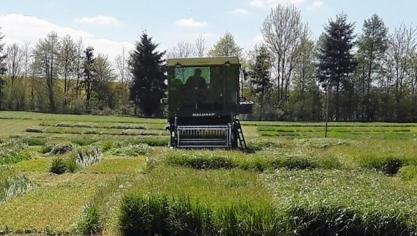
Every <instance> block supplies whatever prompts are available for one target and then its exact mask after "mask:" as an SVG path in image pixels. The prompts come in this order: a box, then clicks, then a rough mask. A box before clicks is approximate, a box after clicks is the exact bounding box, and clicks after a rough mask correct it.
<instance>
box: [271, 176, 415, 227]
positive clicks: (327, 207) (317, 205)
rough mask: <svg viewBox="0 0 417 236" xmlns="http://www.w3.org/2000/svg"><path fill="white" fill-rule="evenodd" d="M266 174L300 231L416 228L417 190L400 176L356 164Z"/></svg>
mask: <svg viewBox="0 0 417 236" xmlns="http://www.w3.org/2000/svg"><path fill="white" fill-rule="evenodd" d="M264 177H265V180H266V183H269V184H268V185H269V188H270V189H271V190H272V194H273V196H274V202H276V203H277V207H278V210H280V209H282V210H283V211H285V212H286V213H285V215H286V216H285V218H287V219H288V221H287V222H289V223H290V224H289V225H288V228H289V229H290V230H291V231H293V232H296V234H297V235H327V234H329V233H331V232H338V233H340V234H342V235H382V234H384V235H385V234H386V235H401V234H404V235H413V234H414V232H415V230H416V222H417V221H416V220H417V219H416V218H415V217H414V214H413V213H412V212H414V211H415V209H414V206H413V204H412V202H414V201H415V198H416V196H417V195H415V192H416V191H415V189H414V188H410V187H411V185H408V184H405V183H403V182H399V181H398V180H399V179H395V178H391V177H385V176H381V175H379V174H378V173H376V172H364V171H356V170H355V171H340V170H309V171H305V170H302V171H279V172H276V173H274V174H271V175H266V176H264ZM364 196H366V197H364ZM293 220H294V221H293Z"/></svg>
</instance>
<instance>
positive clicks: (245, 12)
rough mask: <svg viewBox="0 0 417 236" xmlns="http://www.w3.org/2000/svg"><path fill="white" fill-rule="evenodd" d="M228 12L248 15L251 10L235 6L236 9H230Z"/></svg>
mask: <svg viewBox="0 0 417 236" xmlns="http://www.w3.org/2000/svg"><path fill="white" fill-rule="evenodd" d="M230 13H231V14H234V15H250V14H251V12H250V11H249V10H247V9H244V8H236V9H234V10H232V11H230Z"/></svg>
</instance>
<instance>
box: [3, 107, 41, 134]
mask: <svg viewBox="0 0 417 236" xmlns="http://www.w3.org/2000/svg"><path fill="white" fill-rule="evenodd" d="M1 113H2V112H0V114H1ZM39 123H40V121H38V120H16V119H0V138H7V137H10V136H15V135H22V134H25V131H26V129H27V128H29V127H32V126H35V125H38V124H39Z"/></svg>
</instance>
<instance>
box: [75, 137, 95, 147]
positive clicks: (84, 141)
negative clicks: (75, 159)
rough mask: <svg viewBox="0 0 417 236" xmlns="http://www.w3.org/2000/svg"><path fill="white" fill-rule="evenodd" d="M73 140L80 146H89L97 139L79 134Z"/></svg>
mask: <svg viewBox="0 0 417 236" xmlns="http://www.w3.org/2000/svg"><path fill="white" fill-rule="evenodd" d="M71 142H72V143H74V144H77V145H80V146H88V145H91V144H93V143H95V142H97V139H94V138H90V137H87V136H78V137H77V138H74V139H72V140H71Z"/></svg>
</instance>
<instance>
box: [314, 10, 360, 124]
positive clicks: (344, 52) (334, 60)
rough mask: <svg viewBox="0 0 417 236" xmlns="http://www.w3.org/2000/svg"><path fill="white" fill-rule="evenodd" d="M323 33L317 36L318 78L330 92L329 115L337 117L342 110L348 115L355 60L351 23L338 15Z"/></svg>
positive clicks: (352, 26)
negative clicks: (318, 40)
mask: <svg viewBox="0 0 417 236" xmlns="http://www.w3.org/2000/svg"><path fill="white" fill-rule="evenodd" d="M325 29H326V32H325V33H324V34H323V35H322V36H321V39H320V40H321V41H320V42H319V43H318V44H319V55H318V60H319V65H318V80H319V82H320V83H321V84H322V85H323V86H324V87H326V88H327V87H328V88H329V93H331V94H334V97H335V98H334V99H332V101H331V102H332V104H331V106H330V108H329V113H330V117H335V119H336V120H338V119H340V115H341V114H340V113H341V111H343V114H345V116H346V117H351V116H352V115H351V114H352V113H351V112H350V111H351V108H350V106H351V104H352V102H353V101H352V98H353V97H352V96H351V94H352V93H353V82H352V75H353V72H354V71H355V66H356V62H355V60H354V55H353V47H354V45H355V43H354V39H355V35H354V24H353V23H349V22H348V18H347V15H338V16H336V19H335V20H331V21H329V24H328V26H326V28H325Z"/></svg>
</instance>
